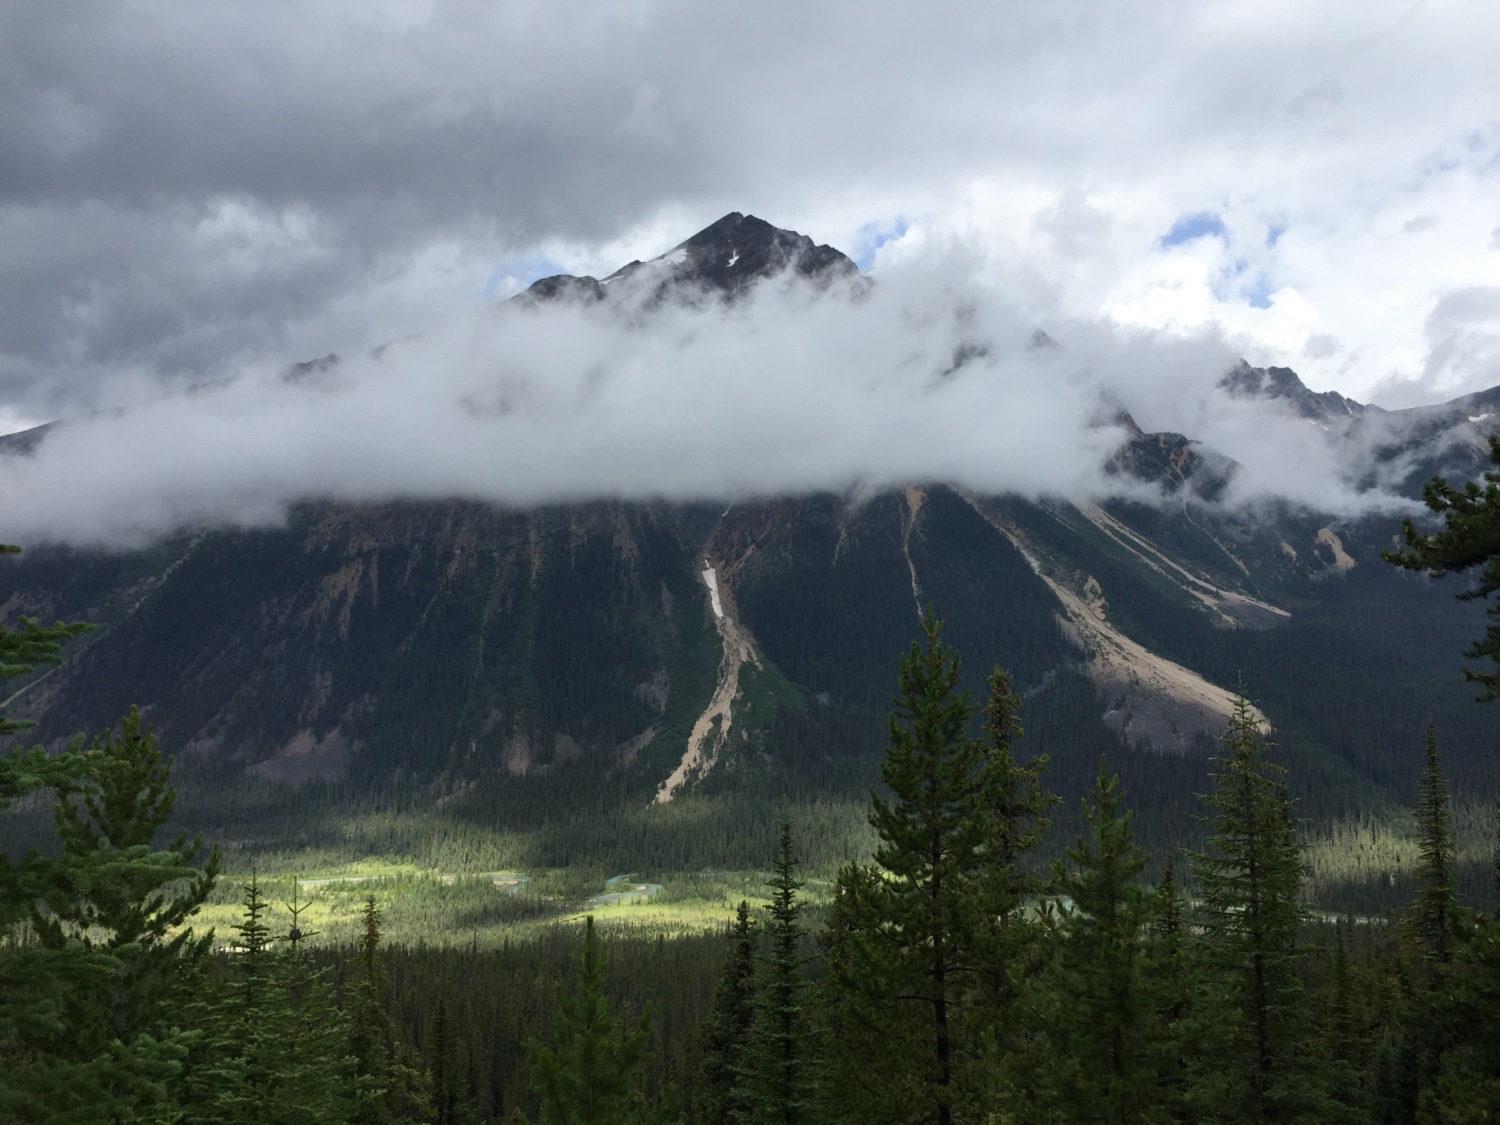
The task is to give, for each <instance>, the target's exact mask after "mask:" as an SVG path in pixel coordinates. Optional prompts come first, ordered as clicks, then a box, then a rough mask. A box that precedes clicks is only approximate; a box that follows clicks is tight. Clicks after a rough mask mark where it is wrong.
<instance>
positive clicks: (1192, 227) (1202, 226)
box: [1156, 211, 1229, 249]
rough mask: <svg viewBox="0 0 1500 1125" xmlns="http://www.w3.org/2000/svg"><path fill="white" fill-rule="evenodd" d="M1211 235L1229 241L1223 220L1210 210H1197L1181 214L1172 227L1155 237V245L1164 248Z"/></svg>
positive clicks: (1227, 230)
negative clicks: (1191, 213) (1190, 213)
mask: <svg viewBox="0 0 1500 1125" xmlns="http://www.w3.org/2000/svg"><path fill="white" fill-rule="evenodd" d="M1210 235H1212V236H1213V237H1215V238H1222V239H1223V240H1224V241H1225V242H1228V241H1229V228H1228V227H1226V226H1225V225H1224V220H1223V219H1221V218H1219V216H1218V215H1216V214H1215V213H1214V212H1212V211H1199V212H1198V213H1197V214H1194V215H1183V216H1182V217H1181V218H1179V219H1178V220H1177V221H1176V222H1175V223H1173V224H1172V229H1171V230H1169V231H1167V233H1166V234H1164V235H1162V236H1161V237H1160V238H1159V239H1157V240H1156V241H1157V245H1158V246H1160V247H1162V248H1163V249H1166V248H1167V247H1169V246H1181V245H1182V244H1183V243H1185V242H1192V241H1193V240H1194V239H1197V238H1207V237H1209V236H1210Z"/></svg>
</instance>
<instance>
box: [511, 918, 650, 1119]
mask: <svg viewBox="0 0 1500 1125" xmlns="http://www.w3.org/2000/svg"><path fill="white" fill-rule="evenodd" d="M574 975H575V977H576V978H577V979H576V986H575V988H573V989H571V990H570V989H567V988H565V987H563V986H561V985H560V986H559V987H558V990H557V1010H556V1018H555V1022H554V1027H553V1040H554V1045H553V1046H550V1047H548V1046H543V1045H541V1044H539V1043H536V1042H532V1043H531V1044H530V1045H529V1047H528V1050H527V1055H528V1058H529V1060H530V1063H531V1069H532V1073H533V1078H534V1082H535V1085H536V1089H537V1093H538V1094H539V1095H540V1096H541V1114H540V1118H539V1120H540V1125H616V1123H618V1122H622V1121H626V1120H628V1119H629V1118H630V1117H631V1116H632V1115H633V1114H634V1113H635V1112H636V1111H637V1110H638V1108H639V1104H640V1094H639V1091H638V1090H637V1089H636V1085H635V1081H636V1072H637V1071H638V1070H639V1068H640V1064H641V1061H642V1059H643V1058H644V1057H645V1052H646V1033H647V1030H648V1028H649V1026H650V1016H651V1013H650V1010H649V1009H648V1010H647V1011H645V1012H643V1013H642V1014H641V1018H640V1020H639V1021H637V1023H636V1025H635V1027H634V1028H633V1029H631V1030H630V1031H629V1032H626V1033H624V1034H622V1033H621V1029H620V1026H619V1021H618V1020H616V1019H615V1017H614V1016H613V1015H612V1014H611V1013H610V1010H609V1001H608V999H607V998H606V997H605V995H604V955H603V952H602V950H601V949H600V946H599V937H598V935H597V934H596V933H595V932H594V919H593V916H592V915H590V916H589V918H588V919H587V921H586V923H585V926H584V934H583V947H582V948H581V949H580V950H579V953H578V962H577V964H576V966H575V969H574Z"/></svg>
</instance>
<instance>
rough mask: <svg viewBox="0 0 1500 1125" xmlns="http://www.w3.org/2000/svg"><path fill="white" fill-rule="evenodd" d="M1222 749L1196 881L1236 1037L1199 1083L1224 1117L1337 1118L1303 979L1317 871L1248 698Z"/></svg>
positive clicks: (1224, 1010) (1221, 1001) (1218, 1003)
mask: <svg viewBox="0 0 1500 1125" xmlns="http://www.w3.org/2000/svg"><path fill="white" fill-rule="evenodd" d="M1223 745H1224V751H1225V753H1224V757H1222V758H1219V759H1217V760H1216V761H1217V764H1218V770H1217V772H1216V773H1215V774H1214V789H1213V792H1212V793H1210V794H1209V795H1208V797H1207V798H1206V799H1205V800H1206V802H1207V804H1208V806H1209V809H1210V810H1211V813H1212V815H1211V817H1210V826H1211V833H1210V836H1209V840H1208V851H1206V852H1204V853H1202V854H1199V855H1196V856H1195V857H1194V859H1195V863H1194V875H1195V878H1196V881H1197V888H1198V895H1199V911H1198V924H1199V926H1200V927H1201V929H1202V942H1201V944H1202V949H1203V960H1204V966H1205V970H1206V973H1207V976H1208V978H1209V983H1210V985H1212V986H1213V994H1212V996H1211V1000H1210V1002H1211V1003H1212V1005H1213V1016H1214V1018H1215V1021H1216V1022H1217V1023H1218V1024H1219V1025H1220V1027H1221V1028H1222V1029H1223V1031H1224V1032H1225V1035H1224V1042H1223V1044H1222V1046H1221V1047H1220V1048H1219V1049H1218V1050H1216V1052H1215V1053H1214V1057H1212V1058H1210V1059H1208V1060H1206V1066H1207V1069H1206V1070H1205V1071H1204V1072H1202V1073H1201V1074H1200V1081H1201V1082H1202V1084H1203V1086H1204V1088H1205V1092H1206V1093H1207V1095H1208V1101H1209V1103H1210V1104H1213V1105H1214V1106H1215V1108H1216V1113H1217V1116H1218V1117H1219V1118H1220V1119H1222V1120H1225V1121H1235V1122H1246V1123H1249V1122H1273V1121H1274V1122H1288V1121H1308V1122H1321V1121H1331V1120H1337V1119H1338V1113H1339V1111H1338V1108H1337V1107H1336V1106H1335V1105H1334V1104H1333V1103H1332V1102H1331V1101H1330V1100H1329V1098H1328V1097H1327V1091H1326V1089H1325V1080H1326V1076H1324V1075H1322V1074H1320V1073H1319V1063H1320V1061H1321V1060H1320V1059H1319V1058H1318V1055H1317V1052H1316V1051H1315V1050H1314V1049H1313V1044H1312V1042H1311V1027H1310V1024H1309V1021H1308V1019H1307V1011H1306V998H1305V996H1304V994H1303V989H1302V985H1301V982H1300V980H1299V978H1298V973H1297V969H1298V959H1297V937H1298V932H1299V931H1300V930H1301V928H1302V927H1303V925H1304V924H1305V922H1306V920H1307V913H1306V909H1305V908H1304V906H1303V905H1302V887H1303V883H1304V882H1305V880H1306V868H1305V866H1304V862H1303V857H1302V849H1301V847H1300V846H1299V845H1298V843H1297V826H1296V821H1295V820H1294V819H1293V816H1292V808H1291V798H1290V797H1289V796H1288V795H1287V792H1286V786H1285V785H1284V784H1283V782H1282V780H1281V778H1280V776H1279V775H1280V774H1281V772H1282V771H1281V769H1280V767H1278V766H1275V765H1273V764H1272V763H1270V762H1268V761H1267V760H1266V758H1265V756H1264V751H1265V740H1264V737H1263V736H1262V734H1261V731H1260V726H1259V721H1258V720H1257V718H1256V716H1255V714H1254V713H1253V712H1252V711H1251V710H1250V704H1249V703H1248V702H1247V701H1246V699H1245V697H1244V695H1243V694H1241V695H1240V696H1239V697H1238V698H1237V699H1236V700H1235V706H1234V712H1233V714H1232V715H1231V716H1230V720H1229V727H1228V730H1227V731H1226V732H1225V734H1224V736H1223Z"/></svg>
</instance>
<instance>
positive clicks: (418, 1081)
mask: <svg viewBox="0 0 1500 1125" xmlns="http://www.w3.org/2000/svg"><path fill="white" fill-rule="evenodd" d="M363 921H364V929H363V931H362V932H361V933H360V937H359V945H358V946H357V947H356V949H355V954H354V965H353V971H352V972H351V974H350V978H349V981H348V983H347V985H346V987H345V989H344V1002H343V1007H344V1012H345V1014H346V1016H347V1018H348V1021H349V1053H350V1054H351V1055H352V1056H353V1058H354V1063H355V1073H356V1074H357V1075H358V1076H359V1077H360V1079H361V1080H362V1081H363V1083H364V1084H365V1086H366V1088H367V1089H368V1091H369V1095H370V1096H369V1097H368V1098H367V1099H366V1100H365V1102H364V1104H362V1105H361V1106H360V1107H359V1109H358V1111H357V1112H356V1114H355V1118H354V1119H355V1121H356V1122H357V1123H358V1125H386V1123H387V1122H408V1121H426V1120H428V1119H429V1118H430V1117H431V1116H432V1114H433V1106H432V1098H431V1094H430V1091H429V1090H428V1082H427V1075H426V1073H425V1072H424V1071H423V1070H422V1069H421V1067H419V1066H418V1065H416V1064H415V1062H414V1060H413V1059H412V1058H411V1056H410V1054H409V1052H408V1051H407V1050H406V1049H405V1048H404V1047H403V1046H402V1045H400V1044H398V1043H397V1042H396V1039H395V1031H394V1028H393V1027H392V1025H391V1016H390V1012H389V1010H388V1009H387V1006H386V997H387V993H388V992H389V990H390V977H389V974H388V973H387V972H386V968H385V961H384V959H383V958H382V956H381V953H380V910H379V908H378V907H377V906H376V904H375V896H374V895H371V896H370V897H369V898H367V899H366V900H365V908H364V915H363Z"/></svg>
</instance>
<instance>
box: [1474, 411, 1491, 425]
mask: <svg viewBox="0 0 1500 1125" xmlns="http://www.w3.org/2000/svg"><path fill="white" fill-rule="evenodd" d="M1494 416H1495V415H1494V413H1493V412H1491V411H1486V412H1485V413H1483V414H1470V415H1469V421H1471V422H1483V421H1484V420H1485V419H1486V418H1493V417H1494Z"/></svg>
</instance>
